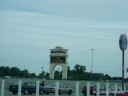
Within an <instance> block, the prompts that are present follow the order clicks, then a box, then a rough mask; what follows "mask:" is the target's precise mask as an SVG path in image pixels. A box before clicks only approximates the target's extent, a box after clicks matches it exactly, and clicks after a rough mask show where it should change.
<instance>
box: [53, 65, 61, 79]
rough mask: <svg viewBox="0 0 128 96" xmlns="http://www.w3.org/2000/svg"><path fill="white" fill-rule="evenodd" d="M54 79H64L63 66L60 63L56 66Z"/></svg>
mask: <svg viewBox="0 0 128 96" xmlns="http://www.w3.org/2000/svg"><path fill="white" fill-rule="evenodd" d="M54 79H55V80H62V67H61V66H60V65H57V66H55V68H54Z"/></svg>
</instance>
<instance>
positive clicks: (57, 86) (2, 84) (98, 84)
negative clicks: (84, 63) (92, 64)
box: [0, 80, 117, 96]
mask: <svg viewBox="0 0 128 96" xmlns="http://www.w3.org/2000/svg"><path fill="white" fill-rule="evenodd" d="M21 85H22V80H19V81H18V96H21ZM55 85H56V88H55V96H59V94H58V93H59V92H58V89H59V82H58V81H57V82H56V83H55ZM96 85H97V93H96V96H99V95H100V93H99V92H100V90H99V89H100V83H99V82H98V83H97V84H96ZM4 86H5V81H4V80H1V90H0V96H4V89H5V88H4ZM39 87H40V85H39V80H38V81H36V96H39ZM116 91H117V84H115V90H114V92H115V93H114V95H115V96H116ZM74 92H75V96H79V92H80V91H79V81H77V82H76V85H75V91H74ZM105 93H106V96H109V83H106V92H105ZM86 95H87V96H90V82H87V92H86Z"/></svg>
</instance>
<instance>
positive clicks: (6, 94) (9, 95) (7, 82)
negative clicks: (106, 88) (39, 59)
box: [0, 79, 115, 96]
mask: <svg viewBox="0 0 128 96" xmlns="http://www.w3.org/2000/svg"><path fill="white" fill-rule="evenodd" d="M18 80H22V81H23V82H24V81H33V82H36V81H37V80H39V82H41V81H43V80H42V79H5V86H4V90H5V92H4V96H18V95H17V94H16V95H13V94H12V93H11V92H9V91H8V87H9V85H10V84H14V83H16V82H18ZM44 81H45V85H48V84H50V83H55V82H57V81H58V80H44ZM58 82H61V83H64V84H66V85H67V86H68V87H70V88H72V89H73V93H72V94H71V95H70V96H75V93H76V92H75V86H76V81H69V80H60V81H58ZM86 83H87V81H79V96H84V95H83V94H82V92H81V91H82V88H83V86H84V85H86ZM91 83H92V82H91ZM93 83H96V82H93ZM103 83H104V84H105V82H100V84H103ZM0 84H1V83H0ZM109 84H110V86H112V85H114V84H115V83H109ZM0 86H1V85H0ZM0 89H1V88H0ZM22 96H36V94H32V95H24V94H22ZM39 96H55V94H53V93H52V94H48V95H46V94H43V95H39ZM59 96H60V95H59ZM61 96H69V95H67V94H61Z"/></svg>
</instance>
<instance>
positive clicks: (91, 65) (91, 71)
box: [91, 49, 94, 80]
mask: <svg viewBox="0 0 128 96" xmlns="http://www.w3.org/2000/svg"><path fill="white" fill-rule="evenodd" d="M91 51H92V63H91V80H92V73H93V69H92V68H93V51H94V49H91Z"/></svg>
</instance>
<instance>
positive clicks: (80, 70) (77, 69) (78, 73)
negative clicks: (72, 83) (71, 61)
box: [74, 64, 86, 80]
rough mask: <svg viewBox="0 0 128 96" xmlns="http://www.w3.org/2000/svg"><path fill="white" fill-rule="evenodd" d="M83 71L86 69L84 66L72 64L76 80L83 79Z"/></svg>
mask: <svg viewBox="0 0 128 96" xmlns="http://www.w3.org/2000/svg"><path fill="white" fill-rule="evenodd" d="M85 71H86V67H85V66H82V65H79V64H76V65H75V66H74V73H75V74H74V75H75V76H76V77H75V79H77V80H84V76H85Z"/></svg>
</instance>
